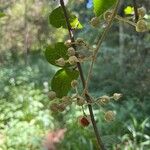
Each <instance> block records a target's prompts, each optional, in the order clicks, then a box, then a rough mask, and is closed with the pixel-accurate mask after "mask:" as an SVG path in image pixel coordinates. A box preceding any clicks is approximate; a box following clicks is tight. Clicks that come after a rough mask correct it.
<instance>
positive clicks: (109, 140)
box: [102, 135, 120, 147]
mask: <svg viewBox="0 0 150 150" xmlns="http://www.w3.org/2000/svg"><path fill="white" fill-rule="evenodd" d="M102 141H103V143H105V146H106V147H111V146H112V145H114V144H119V143H120V140H119V138H118V137H117V136H115V135H105V136H102Z"/></svg>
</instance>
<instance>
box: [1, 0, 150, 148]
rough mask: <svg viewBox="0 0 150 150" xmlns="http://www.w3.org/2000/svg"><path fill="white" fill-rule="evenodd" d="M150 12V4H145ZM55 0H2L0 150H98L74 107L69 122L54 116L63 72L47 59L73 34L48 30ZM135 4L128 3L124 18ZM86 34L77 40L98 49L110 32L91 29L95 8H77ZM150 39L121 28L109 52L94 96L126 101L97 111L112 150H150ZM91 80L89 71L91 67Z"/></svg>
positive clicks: (76, 3) (104, 51) (73, 5)
mask: <svg viewBox="0 0 150 150" xmlns="http://www.w3.org/2000/svg"><path fill="white" fill-rule="evenodd" d="M137 1H138V2H137V3H138V6H139V7H140V6H144V7H145V8H146V10H147V14H146V16H145V17H146V20H147V22H148V23H150V3H149V0H144V1H140V0H137ZM57 5H58V4H57V1H49V0H43V1H40V0H9V1H6V0H0V12H3V13H4V14H5V16H4V17H1V18H0V150H43V149H45V150H55V149H60V150H80V149H83V150H95V149H96V144H95V142H96V141H95V137H94V135H93V129H92V127H91V126H90V127H88V128H85V129H83V128H82V127H80V126H79V125H78V123H77V117H78V116H79V115H80V114H81V113H82V112H81V110H80V108H78V107H77V106H71V108H69V109H68V110H67V111H65V112H63V113H62V114H53V113H52V112H50V110H49V100H48V98H47V95H46V93H47V91H48V90H49V89H50V87H49V85H48V84H49V82H50V79H51V77H52V76H53V75H54V72H55V70H56V68H55V67H53V66H51V65H50V64H48V62H47V61H46V59H45V57H44V48H45V45H47V44H51V43H53V42H56V41H64V40H65V39H67V31H66V30H64V29H55V28H53V27H51V26H50V25H49V24H48V15H49V13H50V12H51V11H52V10H53V9H54V8H55V7H56V6H57ZM129 5H132V1H130V0H127V1H123V2H122V4H121V6H122V7H121V8H122V9H121V10H120V12H119V13H120V14H122V12H123V9H124V8H125V7H126V6H129ZM67 6H68V7H69V9H71V10H73V12H74V13H76V15H78V16H79V20H80V21H81V23H82V24H83V25H84V29H83V30H82V31H81V30H79V31H77V32H76V35H75V36H76V37H82V38H84V39H85V40H86V41H87V42H89V43H91V44H93V45H94V44H95V42H96V40H97V36H98V35H99V34H100V33H102V30H103V28H102V27H101V26H100V27H99V28H97V29H94V28H91V26H90V24H89V20H90V19H91V18H92V17H93V16H94V14H93V12H92V3H91V1H90V0H73V1H69V2H68V4H67ZM149 41H150V34H149V32H146V33H136V32H135V29H134V28H132V27H131V26H129V25H127V24H123V23H119V22H116V23H115V24H114V25H113V27H112V28H111V31H110V32H109V34H108V36H107V38H106V40H105V42H104V43H103V45H102V48H101V51H100V53H99V57H98V60H97V63H96V65H95V67H94V73H93V77H92V79H91V81H90V92H91V93H92V95H93V96H94V97H97V96H101V95H112V94H113V93H115V92H120V93H122V94H123V97H122V99H121V101H119V102H116V103H113V104H110V105H108V106H106V107H105V108H102V109H100V110H99V107H95V108H94V113H95V115H96V118H97V120H98V123H97V124H98V127H99V129H100V130H101V132H102V135H104V136H103V140H104V143H105V144H106V146H107V147H108V149H110V150H112V149H114V150H148V149H149V148H150V118H149V116H150V105H149V97H150V76H149V73H150V68H149V67H150V66H149V65H150V59H149V58H150V57H149V56H150V52H149V49H150V42H149ZM83 68H84V70H85V72H86V70H87V68H88V64H85V65H84V66H83ZM103 109H105V110H107V109H111V110H114V111H116V113H117V116H116V119H115V121H113V122H112V123H107V122H105V120H104V119H103V111H104V110H103Z"/></svg>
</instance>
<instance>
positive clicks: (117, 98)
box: [113, 93, 122, 101]
mask: <svg viewBox="0 0 150 150" xmlns="http://www.w3.org/2000/svg"><path fill="white" fill-rule="evenodd" d="M121 97H122V94H121V93H114V94H113V99H114V100H116V101H117V100H119V99H120V98H121Z"/></svg>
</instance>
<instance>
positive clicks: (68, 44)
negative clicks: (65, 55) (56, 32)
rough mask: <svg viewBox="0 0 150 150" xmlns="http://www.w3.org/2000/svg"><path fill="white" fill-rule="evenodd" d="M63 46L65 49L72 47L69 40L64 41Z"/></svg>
mask: <svg viewBox="0 0 150 150" xmlns="http://www.w3.org/2000/svg"><path fill="white" fill-rule="evenodd" d="M64 45H66V46H67V47H71V45H72V43H71V40H67V41H65V43H64Z"/></svg>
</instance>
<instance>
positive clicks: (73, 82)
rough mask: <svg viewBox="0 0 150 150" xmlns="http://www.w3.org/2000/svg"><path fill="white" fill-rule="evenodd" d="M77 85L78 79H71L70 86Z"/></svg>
mask: <svg viewBox="0 0 150 150" xmlns="http://www.w3.org/2000/svg"><path fill="white" fill-rule="evenodd" d="M77 85H78V81H77V80H73V81H71V86H72V87H73V88H75V87H77Z"/></svg>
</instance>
